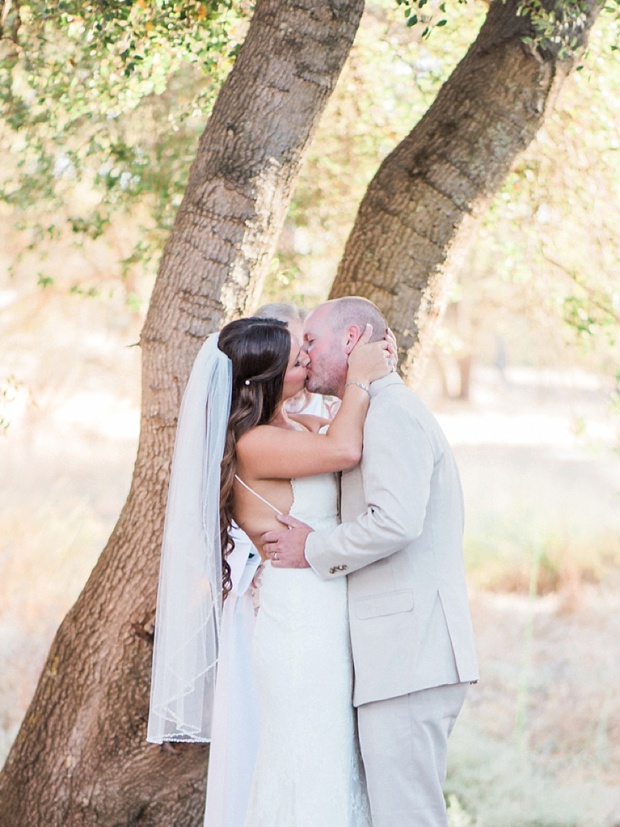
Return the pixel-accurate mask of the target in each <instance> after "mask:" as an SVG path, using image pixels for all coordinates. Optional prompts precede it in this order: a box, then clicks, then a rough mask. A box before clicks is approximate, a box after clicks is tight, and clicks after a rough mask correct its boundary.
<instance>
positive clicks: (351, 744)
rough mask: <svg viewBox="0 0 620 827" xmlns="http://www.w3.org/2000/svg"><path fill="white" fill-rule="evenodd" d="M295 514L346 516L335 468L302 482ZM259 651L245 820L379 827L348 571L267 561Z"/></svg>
mask: <svg viewBox="0 0 620 827" xmlns="http://www.w3.org/2000/svg"><path fill="white" fill-rule="evenodd" d="M292 487H293V497H294V502H293V506H292V508H291V510H290V514H291V516H293V517H297V518H298V519H300V520H303V521H304V522H306V523H308V524H309V525H311V526H312V527H313V528H314V529H329V528H331V527H333V526H335V525H337V523H338V484H337V480H336V478H335V476H334V475H333V474H324V475H321V476H315V477H304V478H300V479H296V480H293V481H292ZM258 585H259V598H258V600H259V609H258V616H257V619H256V626H255V633H254V642H253V659H254V669H255V678H256V682H257V687H258V695H259V706H260V740H259V746H258V754H257V757H256V764H255V771H254V776H253V781H252V788H251V792H250V801H249V805H248V810H247V813H246V817H245V823H244V827H370V825H371V822H370V815H369V807H368V801H367V796H366V792H365V785H364V780H363V771H362V769H361V759H360V756H359V750H358V746H357V739H356V729H355V718H354V711H353V707H352V700H351V699H352V680H353V677H352V661H351V650H350V643H349V628H348V617H347V593H346V590H347V584H346V578H344V577H339V578H336V579H334V580H331V581H327V582H325V581H323V580H321V579H320V578H319V577H318V576H317V575H316V574H315V573H314V571H313V570H312V569H309V568H304V569H280V568H274V567H272V566H271V565H270V564H269V563H265V564H264V565H263V567H262V570H261V572H260V573H259V577H258Z"/></svg>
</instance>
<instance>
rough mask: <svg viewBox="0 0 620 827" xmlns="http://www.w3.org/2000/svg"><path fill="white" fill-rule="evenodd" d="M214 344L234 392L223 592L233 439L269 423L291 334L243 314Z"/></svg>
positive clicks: (223, 489) (226, 469) (226, 577)
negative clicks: (222, 357)
mask: <svg viewBox="0 0 620 827" xmlns="http://www.w3.org/2000/svg"><path fill="white" fill-rule="evenodd" d="M218 347H219V348H220V350H221V351H223V352H224V353H225V354H226V355H227V356H228V358H229V359H230V361H231V362H232V395H231V402H230V416H229V419H228V426H227V429H226V443H225V446H224V456H223V457H222V470H221V475H220V542H221V546H222V589H223V593H224V597H226V596H227V594H228V593H229V592H230V590H231V588H232V582H231V577H230V574H231V573H230V565H229V563H228V561H227V559H226V558H227V556H228V555H229V554H230V552H231V551H232V550H233V548H234V541H233V540H232V538H231V536H230V528H231V525H232V522H233V510H234V494H233V486H234V481H235V473H236V471H237V442H238V441H239V439H240V438H241V437H242V436H243V434H245V433H247V431H249V430H251V429H252V428H255V427H256V426H257V425H265V424H266V423H267V422H270V421H271V419H272V418H273V416H274V415H275V414H276V412H277V410H278V405H279V404H280V402H281V401H282V392H283V389H284V375H285V373H286V369H287V366H288V362H289V358H290V353H291V337H290V333H289V332H288V329H287V326H286V324H285V323H284V322H281V321H278V320H277V319H260V318H243V319H237V320H236V321H234V322H230V323H229V324H227V325H225V326H224V327H223V328H222V330H221V331H220V335H219V342H218Z"/></svg>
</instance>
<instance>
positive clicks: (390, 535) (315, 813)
mask: <svg viewBox="0 0 620 827" xmlns="http://www.w3.org/2000/svg"><path fill="white" fill-rule="evenodd" d="M386 331H387V325H386V321H385V319H384V318H383V317H382V315H381V313H380V311H379V310H378V308H377V307H376V306H375V305H374V304H372V302H369V301H367V300H366V299H363V298H360V297H348V298H342V299H336V300H333V301H328V302H325V303H324V304H321V305H319V306H318V307H317V308H316V309H315V310H314V311H312V312H311V313H310V314H309V315H308V316H307V318H306V319H305V321H304V324H303V341H300V339H299V337H298V336H299V334H298V335H295V333H294V332H293V326H292V325H291V329H289V326H287V324H286V323H284V322H282V321H278V320H276V319H265V318H255V317H252V318H243V319H238V320H236V321H233V322H230V323H229V324H227V325H225V326H224V327H223V328H222V330H221V331H220V332H219V334H214V335H212V336H210V337H209V339H207V341H206V342H205V344H204V345H203V347H202V349H201V351H200V352H199V354H198V357H197V358H196V361H195V363H194V367H193V369H192V373H191V376H190V379H189V382H188V385H187V388H186V391H185V394H184V397H183V402H182V405H181V410H180V414H179V421H178V427H177V436H176V442H175V451H174V458H173V463H172V472H171V478H170V487H169V492H168V504H167V509H166V521H165V529H164V540H163V549H162V561H161V568H160V583H159V592H158V602H157V615H156V632H155V650H154V659H153V678H152V686H151V699H150V704H151V706H150V717H149V729H148V740H149V741H153V742H155V743H162V741H212V747H211V759H210V767H209V779H208V792H207V809H206V815H205V824H206V825H208V827H371V825H372V827H447V823H448V822H447V815H446V807H445V802H444V798H443V793H442V785H443V782H444V780H445V775H446V764H447V742H448V736H449V735H450V732H451V731H452V728H453V726H454V723H455V721H456V718H457V715H458V713H459V711H460V709H461V707H462V704H463V702H464V699H465V695H466V692H467V688H468V686H469V684H470V682H475V681H476V680H477V678H478V671H477V662H476V653H475V647H474V640H473V631H472V625H471V619H470V613H469V606H468V599H467V588H466V582H465V571H464V564H463V551H462V535H463V498H462V492H461V485H460V480H459V474H458V469H457V467H456V463H455V461H454V457H453V455H452V451H451V449H450V447H449V445H448V442H447V440H446V438H445V436H444V434H443V432H442V431H441V429H440V427H439V425H438V423H437V421H436V419H435V418H434V417H433V415H432V414H431V412H430V411H429V410H428V408H427V407H426V406H425V405H424V404H423V403H422V402H421V400H420V399H419V398H418V397H417V396H416V395H415V394H414V393H413V392H412V391H411V390H410V389H409V388H407V387H406V385H405V384H404V382H403V381H402V380H401V378H400V377H399V376H398V374H397V373H395V372H394V363H395V352H394V347H393V343H392V342H391V341H390V336H389V335H387V336H386ZM304 389H306V390H307V391H309V392H311V393H317V394H327V395H331V396H336V397H338V398H339V399H340V400H341V403H340V406H339V408H338V411H337V413H336V415H335V416H334V418H333V420H331V421H329V420H327V419H322V418H320V417H316V416H311V415H308V414H304V413H303V412H302V413H300V414H291V413H290V412H289V411H288V410H287V406H286V401H287V400H289V399H291V398H293V397H296V396H297V395H298V394H300V393H301V392H302V391H304ZM339 472H341V474H339ZM239 529H241V530H242V531H243V532H245V535H247V537H249V540H250V541H251V543H252V547H250V550H249V551H248V546H245V547H243V546H241V547H242V548H244V550H243V551H242V557H243V558H244V559H243V560H242V565H241V567H240V568H239V567H238V566H237V570H238V574H237V575H236V576H233V573H232V571H231V562H229V561H232V559H233V556H234V552H233V546H234V543H235V540H234V539H233V538H235V537H237V538H239V537H240V536H241V535H240V532H239ZM256 549H258V553H257V552H256ZM231 552H233V553H231ZM258 555H260V557H259V556H258ZM238 556H239V555H238V554H237V557H238ZM248 560H249V561H253V563H254V566H253V567H252V566H246V565H245V563H246V561H248ZM256 566H258V569H257V571H256V573H255V572H254V569H255V568H256ZM233 568H234V567H233ZM248 570H249V571H250V573H251V576H250V578H249V579H251V586H250V587H249V590H248V591H249V592H251V593H252V594H253V595H254V598H255V604H256V610H255V611H256V619H255V623H254V626H253V635H252V642H251V654H247V656H246V654H245V651H244V653H243V658H244V659H245V660H246V661H247V663H246V674H247V675H248V678H247V681H244V680H243V679H240V678H239V676H237V678H236V679H235V680H232V681H231V680H230V674H229V672H230V670H229V669H228V667H227V665H226V664H227V662H229V659H230V658H234V657H235V654H236V656H237V657H238V656H239V652H236V653H235V651H234V650H235V643H236V641H235V636H234V635H230V634H225V633H224V629H223V625H224V624H223V623H222V614H224V617H225V616H226V610H224V613H223V612H222V601H224V606H225V607H226V603H227V602H228V601H229V600H231V598H233V596H234V595H235V593H236V594H237V595H239V594H241V593H243V591H244V587H243V586H241V585H240V583H241V581H243V580H244V579H245V581H246V583H245V585H246V586H247V581H248V575H247V571H248ZM235 580H236V581H237V582H235ZM229 605H230V604H229ZM239 605H242V604H241V603H240V604H239ZM252 614H254V612H252ZM237 643H239V641H237ZM239 648H240V649H241V650H242V649H243V642H242V641H241V642H240V643H239ZM227 650H230V651H227ZM218 659H219V665H218ZM250 661H251V668H249V662H250ZM248 696H250V697H251V698H253V697H256V699H257V710H256V714H253V715H250V716H247V715H245V716H244V715H243V714H237V712H238V708H239V707H242V706H243V704H244V699H245V700H247V698H248ZM248 722H249V723H248ZM233 744H237V745H241V747H240V748H239V746H237V748H236V749H233V748H232V747H233ZM244 745H245V749H244Z"/></svg>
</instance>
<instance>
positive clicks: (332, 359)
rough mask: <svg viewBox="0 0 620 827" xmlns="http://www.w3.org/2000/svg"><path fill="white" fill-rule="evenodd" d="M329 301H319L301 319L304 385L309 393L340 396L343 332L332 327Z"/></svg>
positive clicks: (343, 376) (343, 372)
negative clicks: (305, 368)
mask: <svg viewBox="0 0 620 827" xmlns="http://www.w3.org/2000/svg"><path fill="white" fill-rule="evenodd" d="M333 324H334V314H333V313H332V310H331V306H330V305H329V304H323V305H319V306H318V307H317V309H316V310H313V311H312V313H310V314H309V315H308V317H307V318H306V320H305V322H304V344H303V349H304V350H305V351H306V353H307V354H308V357H309V359H310V362H309V364H308V378H307V380H306V388H307V389H308V390H309V391H310V392H311V393H325V394H330V395H332V396H341V395H342V392H343V390H344V383H345V379H346V375H347V351H346V335H345V332H344V331H340V332H338V331H337V330H334V328H333Z"/></svg>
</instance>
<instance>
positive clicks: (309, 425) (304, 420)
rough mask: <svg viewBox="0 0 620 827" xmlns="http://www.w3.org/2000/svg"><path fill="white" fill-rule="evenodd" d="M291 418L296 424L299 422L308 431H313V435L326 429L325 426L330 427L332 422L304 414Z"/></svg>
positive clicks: (292, 415) (294, 415)
mask: <svg viewBox="0 0 620 827" xmlns="http://www.w3.org/2000/svg"><path fill="white" fill-rule="evenodd" d="M289 418H290V419H292V420H293V421H294V422H298V423H299V424H300V425H302V426H303V427H304V428H305V429H306V430H308V431H311V432H312V433H313V434H318V432H319V431H320V430H321V428H324V427H325V425H329V422H330V420H329V419H325V418H324V417H322V416H314V415H313V414H303V413H299V414H289Z"/></svg>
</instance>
